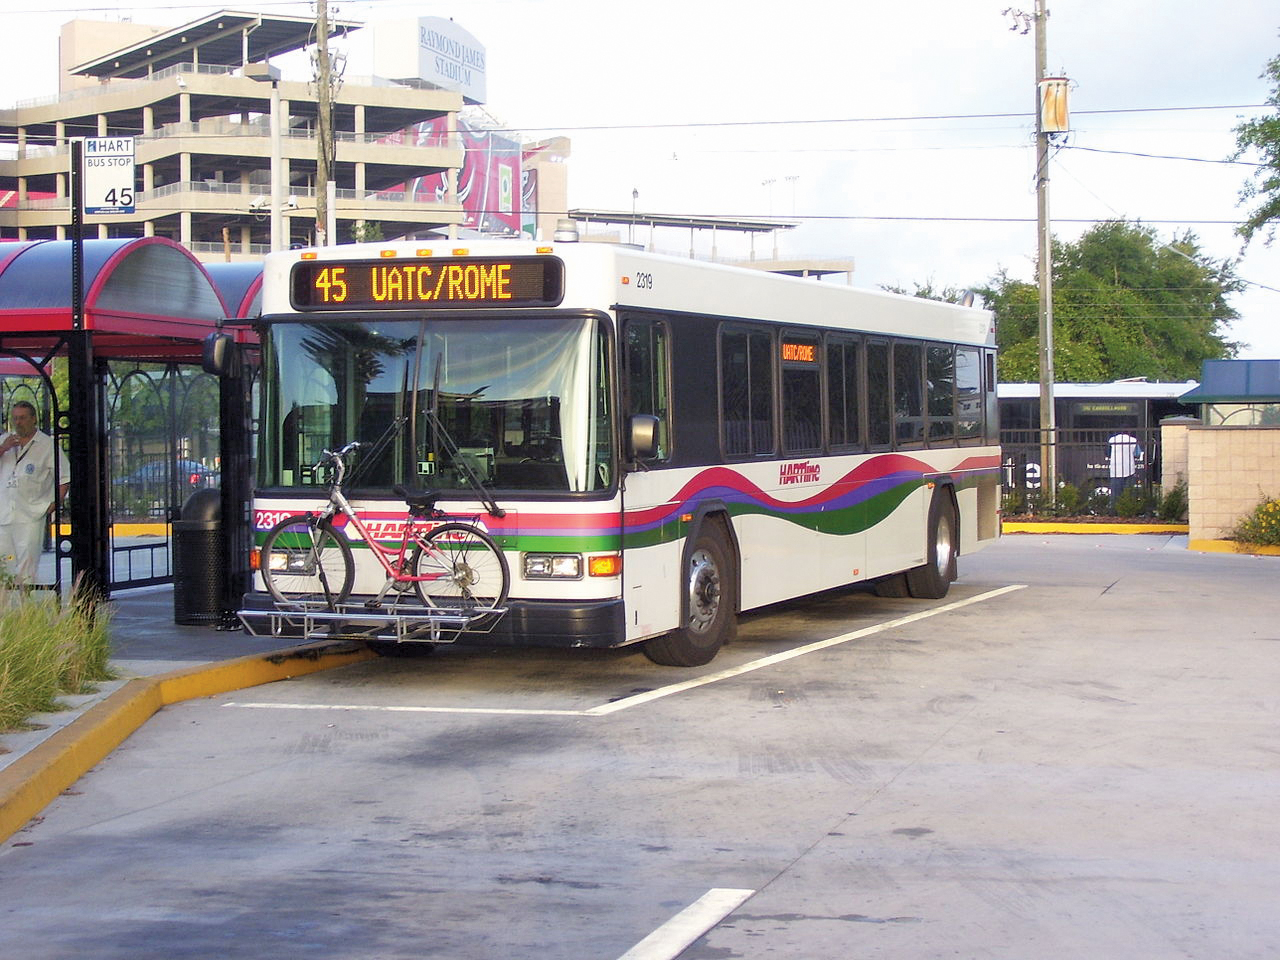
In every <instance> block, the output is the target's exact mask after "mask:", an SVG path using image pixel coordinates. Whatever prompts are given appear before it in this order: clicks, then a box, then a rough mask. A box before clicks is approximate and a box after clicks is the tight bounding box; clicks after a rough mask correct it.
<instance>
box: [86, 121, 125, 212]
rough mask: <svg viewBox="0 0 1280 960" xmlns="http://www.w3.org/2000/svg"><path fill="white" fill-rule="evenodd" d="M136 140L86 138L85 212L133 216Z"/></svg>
mask: <svg viewBox="0 0 1280 960" xmlns="http://www.w3.org/2000/svg"><path fill="white" fill-rule="evenodd" d="M133 178H134V169H133V137H86V138H85V141H84V212H85V214H86V215H88V214H104V213H133V212H134V202H135V197H134V189H133Z"/></svg>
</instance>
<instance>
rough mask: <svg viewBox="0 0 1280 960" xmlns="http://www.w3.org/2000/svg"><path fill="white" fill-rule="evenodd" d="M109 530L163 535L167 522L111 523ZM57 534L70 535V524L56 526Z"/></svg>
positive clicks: (130, 534)
mask: <svg viewBox="0 0 1280 960" xmlns="http://www.w3.org/2000/svg"><path fill="white" fill-rule="evenodd" d="M111 532H112V533H113V534H115V536H117V537H164V536H168V534H169V524H167V523H154V522H151V523H113V524H112V525H111ZM58 536H60V537H69V536H71V524H69V523H64V524H62V525H61V526H59V527H58Z"/></svg>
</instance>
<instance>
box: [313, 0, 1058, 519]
mask: <svg viewBox="0 0 1280 960" xmlns="http://www.w3.org/2000/svg"><path fill="white" fill-rule="evenodd" d="M321 2H323V0H321ZM1048 20H1049V11H1048V10H1047V9H1046V7H1045V0H1036V12H1035V28H1036V226H1037V233H1038V235H1039V250H1038V261H1039V266H1038V267H1037V272H1038V273H1039V280H1040V484H1041V487H1040V489H1041V491H1042V492H1043V493H1044V495H1045V498H1046V502H1047V503H1048V504H1053V503H1055V502H1056V501H1057V499H1058V455H1057V449H1058V448H1057V439H1058V426H1057V423H1058V418H1057V414H1056V411H1055V410H1054V401H1053V236H1052V233H1051V228H1050V222H1049V131H1047V130H1046V129H1045V118H1044V101H1043V93H1042V87H1043V81H1044V80H1045V78H1046V77H1047V75H1048V69H1047V61H1048V53H1047V50H1048V39H1047V37H1046V34H1047V32H1048Z"/></svg>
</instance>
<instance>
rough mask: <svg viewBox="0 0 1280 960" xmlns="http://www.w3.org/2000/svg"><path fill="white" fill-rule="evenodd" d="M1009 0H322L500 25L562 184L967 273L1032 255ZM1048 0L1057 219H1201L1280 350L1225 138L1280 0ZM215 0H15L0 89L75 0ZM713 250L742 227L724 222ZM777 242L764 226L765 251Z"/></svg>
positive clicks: (1254, 98) (1246, 351)
mask: <svg viewBox="0 0 1280 960" xmlns="http://www.w3.org/2000/svg"><path fill="white" fill-rule="evenodd" d="M88 2H89V3H90V4H95V0H88ZM1015 2H1021V3H1022V6H1021V8H1020V9H1021V10H1023V11H1027V12H1030V11H1031V10H1032V9H1033V7H1034V0H916V2H914V3H905V2H897V3H890V2H888V0H879V2H867V0H788V2H786V3H783V4H771V5H768V6H765V5H753V4H746V3H743V2H741V0H645V2H631V0H419V2H415V3H408V2H403V0H357V2H346V3H339V2H331V4H330V15H331V16H335V17H342V18H347V19H352V20H357V21H363V22H371V21H373V20H377V19H384V18H385V19H399V18H405V17H416V16H439V17H446V18H450V19H453V20H454V21H456V22H457V24H458V25H459V26H461V27H463V28H464V29H466V30H467V31H469V32H470V33H471V34H473V35H474V36H475V37H476V38H477V39H478V40H479V41H480V42H481V43H482V44H484V46H485V48H486V54H487V64H488V78H487V85H488V103H487V104H486V109H487V110H488V112H489V113H490V114H491V115H492V116H493V117H494V118H496V119H497V120H498V121H499V122H500V123H501V124H502V125H503V126H504V127H508V128H510V129H512V130H515V131H518V132H519V133H520V134H522V135H523V138H524V139H527V140H535V139H541V138H544V137H549V136H557V135H559V136H566V137H569V138H570V140H571V142H572V154H571V159H570V161H569V201H570V206H571V207H587V208H605V209H613V210H622V211H630V210H631V209H632V208H633V202H634V205H635V209H637V210H638V211H640V212H645V213H661V214H705V215H713V214H714V215H724V216H745V217H757V216H776V217H785V218H787V219H794V220H797V221H799V222H800V224H801V225H800V226H799V227H797V228H795V229H793V230H789V231H783V232H781V233H780V234H779V236H778V240H777V244H778V252H779V255H781V256H784V257H787V256H796V257H801V256H803V257H823V258H851V259H853V260H854V261H855V263H856V271H855V274H854V283H855V285H857V286H862V287H871V288H875V287H880V286H885V285H889V286H897V287H902V288H905V289H908V290H911V289H914V287H915V286H916V285H918V284H924V283H932V284H933V285H934V286H935V287H948V286H954V287H959V288H966V287H977V286H981V285H983V284H985V283H986V282H987V281H988V280H990V279H991V278H992V277H993V276H995V275H996V274H997V273H998V272H1000V271H1005V272H1006V273H1007V274H1008V275H1009V276H1011V277H1013V278H1016V279H1023V280H1027V281H1032V280H1034V272H1035V255H1036V229H1035V218H1036V197H1035V183H1034V164H1035V148H1034V136H1033V133H1034V119H1033V116H1032V108H1033V105H1034V101H1035V85H1034V77H1035V43H1034V35H1033V34H1032V33H1027V34H1024V33H1023V32H1022V29H1021V24H1020V22H1019V21H1018V20H1017V19H1016V18H1015V17H1012V16H1009V15H1006V14H1004V13H1003V11H1004V10H1005V9H1006V8H1007V5H1008V4H1010V3H1015ZM227 6H229V7H230V8H232V9H237V10H245V9H248V10H259V9H260V10H262V11H264V12H268V13H288V14H295V15H308V14H309V13H310V12H311V10H312V9H313V8H312V7H311V5H310V4H307V3H288V2H272V3H257V4H255V3H253V2H252V0H244V2H241V3H232V4H228V5H227ZM1048 6H1049V19H1048V24H1047V47H1048V66H1049V70H1050V72H1051V73H1053V74H1055V75H1060V76H1065V77H1067V78H1069V79H1070V81H1071V99H1070V105H1071V132H1070V133H1069V134H1066V135H1063V136H1062V137H1061V138H1059V142H1058V144H1057V148H1056V149H1055V153H1054V156H1053V159H1052V161H1051V167H1050V210H1051V218H1052V220H1053V233H1054V236H1055V238H1057V239H1058V240H1060V241H1071V240H1074V239H1076V238H1078V237H1079V235H1080V234H1081V233H1082V232H1083V231H1084V230H1086V229H1088V227H1089V226H1090V224H1091V223H1093V222H1095V221H1098V220H1106V219H1113V218H1118V217H1124V218H1127V219H1130V220H1140V221H1142V222H1143V223H1145V224H1147V225H1149V226H1151V227H1153V228H1154V229H1156V230H1157V231H1158V232H1159V234H1160V235H1161V237H1163V238H1166V239H1168V240H1170V241H1171V240H1173V239H1174V238H1175V237H1180V236H1182V235H1183V234H1184V233H1186V232H1187V231H1190V232H1191V233H1193V234H1194V235H1195V237H1196V238H1197V239H1198V241H1199V243H1200V245H1201V248H1202V249H1203V251H1204V252H1205V253H1206V254H1207V255H1209V256H1211V257H1213V258H1215V259H1231V260H1238V263H1237V266H1236V272H1237V274H1238V275H1239V276H1240V277H1241V278H1243V279H1245V280H1248V281H1251V283H1250V284H1249V285H1248V286H1247V287H1246V289H1245V291H1244V292H1243V293H1241V294H1238V295H1235V296H1234V297H1233V298H1232V300H1231V303H1232V305H1233V306H1234V307H1235V309H1236V310H1237V311H1238V312H1239V313H1240V315H1241V317H1240V319H1239V320H1238V321H1236V322H1235V323H1234V324H1233V325H1232V327H1231V328H1230V329H1229V330H1227V331H1226V335H1227V336H1228V338H1229V339H1231V340H1234V341H1237V342H1239V343H1240V344H1241V349H1240V352H1239V354H1238V355H1239V356H1241V357H1245V358H1273V359H1274V358H1280V240H1277V241H1276V243H1275V245H1273V246H1271V247H1268V246H1267V245H1265V243H1264V241H1263V239H1262V238H1257V239H1255V240H1254V241H1253V242H1252V243H1251V244H1249V246H1248V247H1247V248H1245V247H1243V245H1242V241H1241V239H1240V238H1239V237H1238V236H1237V235H1236V234H1235V232H1234V227H1235V224H1236V223H1237V222H1238V221H1240V220H1241V219H1243V218H1244V216H1245V214H1246V210H1247V209H1248V208H1247V207H1246V206H1241V205H1240V203H1239V202H1238V199H1239V193H1240V190H1241V188H1242V186H1243V185H1244V184H1245V182H1246V181H1247V179H1248V177H1249V174H1250V172H1251V171H1252V169H1253V168H1252V167H1249V166H1247V165H1243V164H1239V163H1227V162H1224V161H1226V160H1227V158H1228V157H1229V156H1230V155H1231V153H1232V152H1233V150H1234V148H1235V133H1234V128H1235V127H1236V126H1237V125H1238V124H1240V123H1241V122H1243V121H1244V120H1247V119H1251V118H1255V117H1262V116H1271V115H1273V114H1274V112H1275V111H1274V109H1273V108H1270V107H1267V106H1265V103H1266V99H1267V97H1268V95H1269V93H1270V90H1269V88H1268V85H1267V83H1266V82H1265V81H1264V80H1263V79H1262V78H1261V74H1262V72H1263V69H1264V67H1265V65H1266V63H1267V61H1268V60H1270V59H1271V58H1272V57H1275V56H1277V55H1280V9H1278V8H1276V7H1275V6H1274V5H1273V4H1268V3H1265V2H1262V0H1216V2H1214V3H1212V4H1208V3H1204V2H1203V0H1162V2H1161V3H1159V4H1153V3H1151V2H1149V0H1049V3H1048ZM219 8H220V7H219V6H215V5H209V4H198V3H189V2H186V0H168V2H159V0H137V3H136V5H134V6H123V5H120V6H117V5H115V4H111V5H108V4H106V3H101V2H97V3H96V5H90V6H85V7H75V6H65V7H63V6H61V5H60V0H53V8H52V9H51V8H50V7H49V6H45V7H43V8H40V7H37V5H36V4H34V3H33V2H32V0H0V13H3V14H4V22H5V23H6V25H7V26H8V30H7V31H6V32H7V33H8V35H9V36H10V37H21V38H22V42H21V48H20V49H17V50H13V49H10V50H8V51H7V52H6V56H4V57H2V58H0V104H11V103H13V102H15V101H17V100H22V99H27V98H29V97H39V96H45V95H51V94H53V93H55V92H56V89H57V74H56V71H57V63H56V51H57V47H56V44H57V34H58V29H59V26H60V25H61V24H62V23H63V22H65V21H67V20H71V19H77V18H80V19H104V20H109V19H119V18H122V17H125V18H130V19H133V20H134V21H137V22H140V23H150V24H157V25H166V26H168V25H178V24H180V23H184V22H187V21H189V20H193V19H196V18H197V17H200V16H203V15H205V14H207V13H210V12H213V11H214V10H217V9H219ZM1016 9H1017V8H1016ZM1011 27H1015V29H1010V28H1011ZM285 66H286V69H287V70H290V69H292V70H300V69H303V66H302V64H301V63H297V64H290V63H286V64H285ZM358 68H359V65H358V64H356V63H354V62H353V65H352V71H353V73H354V72H356V71H357V70H358ZM1244 159H1245V160H1250V159H1252V160H1255V161H1256V160H1257V159H1258V158H1256V157H1253V158H1250V157H1245V158H1244ZM633 192H635V193H636V194H637V196H636V197H635V198H634V200H633ZM637 239H642V238H637ZM643 239H646V240H647V237H644V238H643ZM655 244H656V246H658V247H659V248H661V249H665V250H669V251H670V252H674V253H687V251H688V249H689V236H688V234H687V233H686V232H683V231H680V232H676V231H669V232H662V231H659V233H658V235H657V236H656V237H655ZM701 248H707V249H709V244H708V243H706V242H705V241H704V242H703V243H702V244H700V249H701ZM703 252H705V251H703ZM718 252H719V253H720V255H721V256H735V255H736V256H742V257H746V256H748V254H749V252H750V251H749V248H748V246H747V245H746V243H745V241H742V240H738V241H734V240H731V239H726V238H725V237H724V236H723V235H720V237H719V240H718ZM771 253H772V250H771V249H770V247H769V241H768V240H757V241H756V254H757V255H758V256H765V255H769V254H771Z"/></svg>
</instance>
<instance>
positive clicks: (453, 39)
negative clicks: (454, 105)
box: [373, 17, 486, 103]
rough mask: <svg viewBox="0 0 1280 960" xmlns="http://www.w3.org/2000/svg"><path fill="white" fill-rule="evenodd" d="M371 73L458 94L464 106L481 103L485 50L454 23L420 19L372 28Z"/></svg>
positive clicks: (482, 100) (392, 21)
mask: <svg viewBox="0 0 1280 960" xmlns="http://www.w3.org/2000/svg"><path fill="white" fill-rule="evenodd" d="M373 51H374V63H375V64H376V67H375V71H376V72H377V73H378V75H379V76H383V77H391V78H392V79H395V80H404V79H408V78H410V77H413V78H416V79H418V80H425V81H426V82H427V83H432V84H435V85H436V86H438V87H444V88H445V89H447V90H457V91H458V92H459V93H461V94H462V97H463V99H464V100H466V101H467V102H468V103H484V101H485V97H486V90H485V50H484V45H483V44H482V43H480V41H478V40H477V39H476V38H475V37H473V36H472V35H471V34H469V33H468V32H467V31H466V30H463V29H462V28H461V27H460V26H458V25H457V24H456V23H454V22H453V21H452V20H446V19H444V18H443V17H420V18H418V19H415V20H409V21H405V20H391V21H382V22H379V23H375V24H373Z"/></svg>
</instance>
